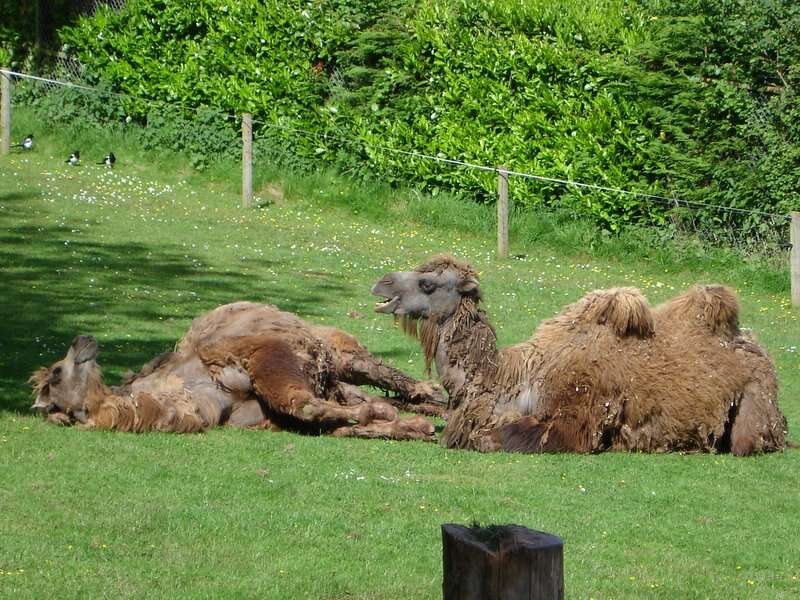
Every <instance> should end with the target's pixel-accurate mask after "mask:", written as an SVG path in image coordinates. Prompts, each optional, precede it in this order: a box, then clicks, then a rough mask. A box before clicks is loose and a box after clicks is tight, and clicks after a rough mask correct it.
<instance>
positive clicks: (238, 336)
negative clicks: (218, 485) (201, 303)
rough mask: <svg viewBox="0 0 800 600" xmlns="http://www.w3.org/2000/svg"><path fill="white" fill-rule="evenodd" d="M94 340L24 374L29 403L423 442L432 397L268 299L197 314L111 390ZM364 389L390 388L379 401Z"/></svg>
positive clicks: (64, 416) (63, 411)
mask: <svg viewBox="0 0 800 600" xmlns="http://www.w3.org/2000/svg"><path fill="white" fill-rule="evenodd" d="M97 354H98V344H97V340H95V339H94V338H93V337H91V336H78V337H76V338H75V341H73V343H72V346H71V347H70V349H69V352H68V353H67V355H66V357H65V358H64V359H62V360H60V361H58V362H56V363H55V364H53V365H52V366H50V367H49V368H42V369H39V370H38V371H37V372H36V373H34V374H33V376H32V377H31V382H32V383H33V385H34V389H35V392H36V394H37V396H36V402H35V403H34V404H33V407H32V408H33V409H35V410H39V411H41V412H43V413H44V414H46V415H47V418H48V419H49V420H50V421H53V422H58V423H64V424H71V423H74V422H81V423H85V424H86V425H88V426H90V427H94V428H98V429H113V430H117V431H136V432H141V431H151V430H156V431H175V432H194V431H202V430H205V429H207V428H209V427H212V426H215V425H222V424H228V425H236V426H241V427H271V428H287V429H293V430H299V431H303V432H308V433H325V432H330V433H332V434H333V435H337V436H355V437H380V438H391V439H401V440H406V439H420V440H432V439H433V433H434V428H433V425H432V424H431V423H430V422H429V421H428V420H427V419H425V418H423V417H421V416H412V417H399V416H398V411H397V408H396V407H395V406H392V405H391V404H390V402H394V403H395V404H398V405H401V406H402V407H404V408H406V409H410V410H412V411H414V412H427V413H436V412H437V411H439V410H440V409H441V407H443V406H444V404H445V403H444V400H443V398H442V396H441V394H440V393H439V392H438V391H437V390H435V389H434V388H433V387H432V386H431V385H430V384H428V383H426V382H420V381H416V380H414V379H411V378H410V377H408V376H406V375H405V374H403V373H402V372H400V371H398V370H397V369H394V368H392V367H390V366H388V365H385V364H383V363H382V362H381V361H380V360H378V359H376V358H375V357H373V356H372V355H371V354H370V353H369V352H367V350H366V349H365V348H364V347H363V346H362V345H361V344H359V343H358V341H357V340H356V339H355V338H354V337H353V336H351V335H349V334H347V333H345V332H343V331H340V330H338V329H334V328H333V327H323V326H315V325H311V324H309V323H306V322H305V321H303V320H301V319H300V318H298V317H297V316H295V315H293V314H290V313H286V312H282V311H280V310H278V309H277V308H275V307H274V306H269V305H265V304H255V303H252V302H238V303H235V304H227V305H225V306H220V307H218V308H216V309H214V310H212V311H211V312H209V313H207V314H205V315H203V316H201V317H199V318H197V319H195V320H194V322H193V323H192V325H191V327H190V329H189V331H188V332H187V333H186V335H185V336H184V337H183V339H182V340H181V341H180V342H179V343H178V345H177V349H176V351H174V352H167V353H165V354H162V355H160V356H157V357H156V358H154V359H153V360H151V361H150V362H149V363H147V364H146V365H145V366H144V367H143V368H142V370H141V371H140V372H139V373H137V374H132V375H129V376H128V377H127V379H126V380H125V382H124V384H123V385H122V386H120V387H118V388H113V389H112V388H109V387H107V386H106V385H105V384H104V383H103V380H102V375H101V373H100V368H99V367H98V365H97V362H96V358H97ZM358 385H372V386H375V387H378V388H381V389H383V390H385V391H387V392H388V391H391V392H395V393H397V394H398V398H389V397H387V398H384V399H379V398H376V397H373V396H370V395H368V394H366V393H364V392H363V391H361V390H360V389H359V388H358V387H356V386H358Z"/></svg>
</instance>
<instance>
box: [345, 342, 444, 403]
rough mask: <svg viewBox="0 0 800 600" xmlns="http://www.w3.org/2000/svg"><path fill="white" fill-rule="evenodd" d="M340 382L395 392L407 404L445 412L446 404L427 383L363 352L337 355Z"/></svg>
mask: <svg viewBox="0 0 800 600" xmlns="http://www.w3.org/2000/svg"><path fill="white" fill-rule="evenodd" d="M340 357H341V359H342V360H341V361H340V362H339V366H340V370H339V372H338V373H337V374H338V375H339V378H340V379H341V380H342V381H345V382H347V383H350V384H353V385H371V386H374V387H377V388H380V389H382V390H385V391H387V392H395V393H397V394H398V395H399V396H400V398H402V399H403V401H404V402H405V403H406V404H422V403H425V404H429V405H434V406H441V407H444V408H445V409H446V408H447V400H446V399H445V397H444V396H443V395H442V393H441V391H439V390H438V389H437V388H436V387H434V386H433V385H432V384H431V383H430V382H428V381H418V380H416V379H413V378H412V377H409V376H408V375H406V374H405V373H403V372H402V371H399V370H398V369H395V368H394V367H391V366H389V365H386V364H384V363H383V362H382V361H381V360H380V359H378V358H375V357H374V356H372V355H371V354H370V353H369V352H367V351H366V350H361V351H360V352H357V353H349V352H348V353H340Z"/></svg>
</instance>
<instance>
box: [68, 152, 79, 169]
mask: <svg viewBox="0 0 800 600" xmlns="http://www.w3.org/2000/svg"><path fill="white" fill-rule="evenodd" d="M64 162H65V163H67V164H69V165H72V166H73V167H74V166H76V165H78V164H80V162H81V151H80V150H75V152H73V153H72V154H70V155H69V158H68V159H67V160H65V161H64Z"/></svg>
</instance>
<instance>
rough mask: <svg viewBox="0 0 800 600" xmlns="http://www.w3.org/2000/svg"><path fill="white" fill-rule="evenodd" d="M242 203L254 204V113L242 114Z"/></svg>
mask: <svg viewBox="0 0 800 600" xmlns="http://www.w3.org/2000/svg"><path fill="white" fill-rule="evenodd" d="M242 205H243V206H244V207H245V208H250V207H251V206H253V115H251V114H250V113H244V114H243V115H242Z"/></svg>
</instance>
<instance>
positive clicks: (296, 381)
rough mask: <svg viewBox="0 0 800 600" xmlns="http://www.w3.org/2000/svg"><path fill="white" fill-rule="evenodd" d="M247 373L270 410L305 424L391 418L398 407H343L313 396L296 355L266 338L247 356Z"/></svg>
mask: <svg viewBox="0 0 800 600" xmlns="http://www.w3.org/2000/svg"><path fill="white" fill-rule="evenodd" d="M248 372H249V373H250V377H251V379H252V381H253V387H254V388H255V390H256V393H257V394H258V395H259V396H260V397H261V398H263V399H264V400H265V401H266V402H267V404H268V405H269V408H270V409H271V410H273V411H275V412H277V413H280V414H284V415H288V416H291V417H294V418H296V419H299V420H300V421H303V422H306V423H318V424H320V425H322V426H323V427H325V428H327V427H330V426H336V425H337V424H338V425H344V424H347V423H350V422H356V423H360V424H366V423H369V422H371V421H374V420H387V421H391V420H394V419H395V418H396V417H397V410H396V409H395V408H394V407H392V406H390V405H389V404H386V403H385V402H369V403H363V404H359V405H357V406H343V405H341V404H339V403H337V402H332V401H330V400H324V399H322V398H317V397H315V396H314V394H313V393H312V391H311V388H310V386H309V385H308V383H307V381H306V379H305V377H304V376H303V372H302V369H301V367H300V362H299V360H298V358H297V356H296V355H295V354H294V353H293V352H292V350H291V348H290V347H289V346H288V344H286V343H285V342H282V341H280V340H267V341H266V342H265V343H264V344H262V346H261V347H259V348H258V349H257V350H256V351H255V352H254V353H253V354H252V356H251V357H250V360H249V361H248Z"/></svg>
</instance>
